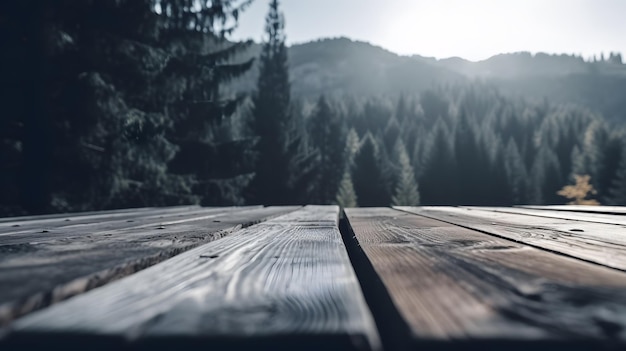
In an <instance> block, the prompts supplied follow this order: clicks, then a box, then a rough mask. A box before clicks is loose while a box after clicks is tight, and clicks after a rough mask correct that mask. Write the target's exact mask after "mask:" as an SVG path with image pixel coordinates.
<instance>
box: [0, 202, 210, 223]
mask: <svg viewBox="0 0 626 351" xmlns="http://www.w3.org/2000/svg"><path fill="white" fill-rule="evenodd" d="M198 207H200V206H198V205H182V206H168V207H138V208H123V209H116V210H105V211H84V212H66V213H52V214H46V215H31V216H16V217H2V218H0V223H2V224H4V223H7V222H15V223H21V222H27V221H33V220H48V219H53V220H54V219H65V218H68V217H69V218H74V217H82V216H92V215H101V216H103V217H108V216H116V215H124V214H129V213H140V212H150V211H154V210H157V209H169V210H173V211H176V210H184V209H191V208H198Z"/></svg>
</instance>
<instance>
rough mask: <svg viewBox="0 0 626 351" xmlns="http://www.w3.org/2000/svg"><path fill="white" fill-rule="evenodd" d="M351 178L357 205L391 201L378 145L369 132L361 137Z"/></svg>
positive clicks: (364, 205) (365, 205) (385, 204)
mask: <svg viewBox="0 0 626 351" xmlns="http://www.w3.org/2000/svg"><path fill="white" fill-rule="evenodd" d="M352 180H353V182H354V190H355V191H356V196H357V198H358V201H359V206H363V207H371V206H389V204H390V203H391V196H390V195H389V191H388V188H387V184H386V182H385V177H384V175H383V172H382V169H381V165H380V151H379V146H378V143H377V142H376V140H375V139H374V137H373V136H372V135H371V134H370V133H368V134H366V135H365V136H364V137H363V140H362V141H361V147H360V148H359V151H358V153H357V154H356V157H355V159H354V169H353V171H352Z"/></svg>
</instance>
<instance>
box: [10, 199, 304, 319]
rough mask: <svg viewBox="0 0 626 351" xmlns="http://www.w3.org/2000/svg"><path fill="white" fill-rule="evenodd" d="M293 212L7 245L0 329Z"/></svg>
mask: <svg viewBox="0 0 626 351" xmlns="http://www.w3.org/2000/svg"><path fill="white" fill-rule="evenodd" d="M295 209H297V207H268V208H261V207H253V208H246V207H241V208H236V207H230V208H222V209H220V210H216V209H210V210H206V211H205V212H204V213H202V212H196V214H195V217H194V218H188V217H185V219H181V220H171V221H169V222H167V224H166V225H164V226H160V227H156V226H154V225H151V226H147V227H146V226H140V227H129V228H125V229H119V228H118V229H115V230H111V231H100V232H89V231H84V232H82V234H83V235H82V236H73V237H71V238H66V237H64V236H60V237H58V238H57V239H54V240H52V239H50V238H48V240H45V241H41V242H38V243H37V244H30V243H21V244H14V245H5V246H4V247H5V248H6V247H9V248H12V249H11V250H3V251H0V286H2V289H0V325H6V324H7V323H8V322H9V321H11V320H12V319H14V318H16V317H17V316H21V315H24V314H26V313H29V312H31V311H33V310H36V309H38V308H41V307H45V306H47V305H49V304H52V303H56V302H58V301H61V300H64V299H66V298H68V297H71V296H73V295H76V294H79V293H82V292H84V291H86V290H89V289H92V288H94V287H98V286H101V285H103V284H106V283H108V282H110V281H112V280H115V279H118V278H121V277H123V276H126V275H129V274H132V273H134V272H136V271H138V270H141V269H143V268H146V267H148V266H151V265H154V264H156V263H158V262H161V261H163V260H165V259H167V258H169V257H172V256H174V255H176V254H178V253H181V252H183V251H186V250H189V249H191V248H193V247H196V246H198V245H200V244H203V243H206V242H209V241H211V240H214V239H217V238H220V237H222V236H224V235H226V234H228V233H230V232H232V231H234V230H237V229H239V228H241V227H242V226H248V225H252V224H255V223H257V222H259V221H263V220H265V219H268V218H271V217H274V216H277V215H282V214H284V213H287V212H289V211H293V210H295ZM158 228H161V229H158ZM0 247H1V246H0Z"/></svg>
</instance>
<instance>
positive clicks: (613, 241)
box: [397, 206, 626, 270]
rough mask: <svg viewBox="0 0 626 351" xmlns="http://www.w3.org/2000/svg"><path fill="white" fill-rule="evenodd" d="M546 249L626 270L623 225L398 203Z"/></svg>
mask: <svg viewBox="0 0 626 351" xmlns="http://www.w3.org/2000/svg"><path fill="white" fill-rule="evenodd" d="M397 208H398V209H400V210H403V211H408V212H412V213H416V214H419V215H423V216H426V217H429V218H434V219H438V220H442V221H445V222H448V223H453V224H456V225H460V226H463V227H466V228H470V229H474V230H478V231H482V232H484V233H488V234H491V235H496V236H500V237H503V238H507V239H510V240H515V241H517V242H521V243H525V244H528V245H532V246H535V247H538V248H542V249H545V250H549V251H553V252H558V253H560V254H564V255H568V256H571V257H574V258H578V259H582V260H586V261H590V262H594V263H597V264H601V265H604V266H607V267H611V268H616V269H620V270H626V235H625V233H626V231H625V230H624V228H622V227H621V226H616V225H611V224H601V223H590V222H581V221H571V220H565V219H557V218H542V217H535V216H528V215H518V214H511V213H498V212H490V211H483V210H476V209H467V208H457V207H428V206H424V207H397Z"/></svg>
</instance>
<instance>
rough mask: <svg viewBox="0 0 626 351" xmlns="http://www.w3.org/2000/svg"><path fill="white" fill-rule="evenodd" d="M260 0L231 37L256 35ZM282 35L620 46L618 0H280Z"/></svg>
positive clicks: (505, 46) (492, 50) (623, 24)
mask: <svg viewBox="0 0 626 351" xmlns="http://www.w3.org/2000/svg"><path fill="white" fill-rule="evenodd" d="M268 3H269V1H268V0H254V3H253V4H252V6H251V7H250V8H249V9H248V10H247V11H246V12H245V13H243V14H242V16H241V18H240V24H239V29H238V30H237V32H236V33H235V35H234V38H236V39H241V38H252V39H254V40H255V41H260V40H261V38H262V35H263V27H264V18H265V14H266V12H267V9H268ZM281 7H282V11H283V13H284V14H285V18H286V32H287V43H288V44H293V43H302V42H306V41H310V40H314V39H318V38H327V37H339V36H346V37H349V38H351V39H355V40H362V41H367V42H370V43H372V44H375V45H379V46H382V47H384V48H386V49H388V50H390V51H393V52H395V53H398V54H402V55H411V54H419V55H423V56H434V57H437V58H446V57H452V56H460V57H463V58H466V59H470V60H474V61H475V60H482V59H486V58H488V57H490V56H493V55H495V54H499V53H507V52H517V51H530V52H539V51H541V52H549V53H567V54H582V55H583V56H584V57H591V56H593V55H594V54H598V56H599V54H600V52H604V53H605V55H607V56H608V52H610V51H618V52H621V53H622V55H624V54H626V0H282V2H281Z"/></svg>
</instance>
